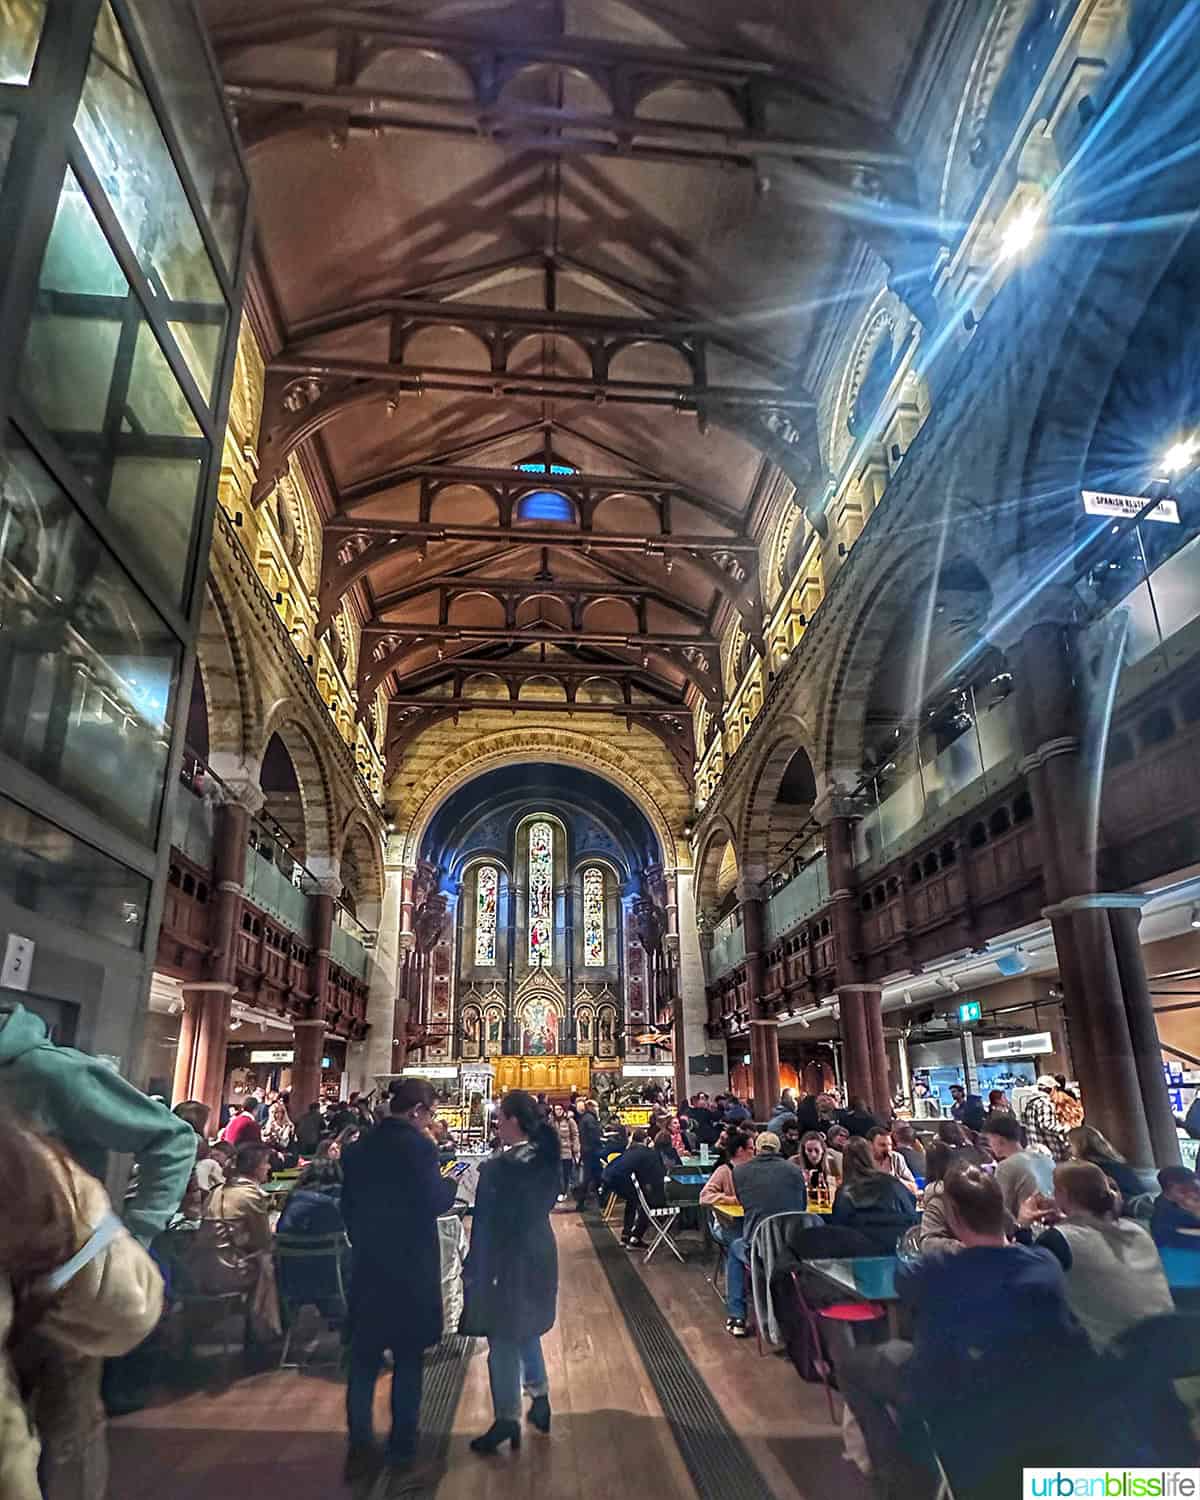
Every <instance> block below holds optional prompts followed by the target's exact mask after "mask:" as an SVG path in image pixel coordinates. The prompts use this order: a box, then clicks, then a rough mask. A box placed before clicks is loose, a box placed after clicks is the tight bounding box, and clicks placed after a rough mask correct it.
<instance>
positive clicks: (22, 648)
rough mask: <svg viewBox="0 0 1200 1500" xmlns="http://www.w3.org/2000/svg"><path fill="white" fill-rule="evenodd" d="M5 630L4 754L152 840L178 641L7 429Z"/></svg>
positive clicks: (0, 598) (2, 554)
mask: <svg viewBox="0 0 1200 1500" xmlns="http://www.w3.org/2000/svg"><path fill="white" fill-rule="evenodd" d="M0 627H2V628H0V705H3V708H2V709H0V749H3V750H4V751H5V752H6V753H7V754H8V755H11V756H12V757H13V758H14V759H15V760H19V761H21V762H22V764H24V765H26V766H28V767H29V768H30V770H33V771H36V772H37V773H38V774H39V775H40V776H42V777H44V778H45V779H46V780H47V781H48V782H50V783H51V785H53V786H56V787H58V788H60V789H61V790H63V791H66V792H69V793H70V794H71V795H72V796H75V797H78V798H79V800H80V801H81V802H83V803H85V804H86V805H87V806H89V807H91V808H93V809H94V810H95V811H96V812H98V813H99V814H100V815H101V816H103V817H105V818H106V819H108V820H109V821H110V822H112V823H113V824H115V825H117V826H118V827H120V828H121V829H123V830H124V831H125V832H126V833H129V834H131V835H132V836H133V837H134V838H137V839H139V840H141V841H143V842H145V843H148V844H153V843H154V840H155V833H156V829H157V825H158V813H159V807H160V804H161V801H162V795H163V784H164V780H165V776H166V766H167V752H168V747H169V736H170V727H169V726H170V723H171V717H172V714H173V711H174V698H175V685H176V680H177V677H178V673H179V666H180V656H181V651H180V645H179V642H178V640H177V639H176V638H175V636H174V635H173V634H172V633H171V631H169V630H168V629H167V627H166V625H165V624H164V623H163V621H162V620H161V619H160V618H159V616H158V615H157V614H156V613H155V612H154V610H153V609H151V607H150V605H149V604H148V603H147V602H146V600H145V598H144V597H143V596H142V594H141V593H140V592H139V591H138V590H137V589H136V588H135V586H134V584H133V582H132V580H131V579H130V578H129V577H128V575H127V574H126V573H125V572H124V571H123V570H122V569H121V568H120V567H119V566H118V565H117V563H116V561H115V560H114V559H113V557H112V554H111V553H110V552H109V551H108V549H107V548H106V547H105V546H104V544H103V543H102V542H101V540H100V538H99V537H98V536H97V535H96V533H95V532H94V531H93V530H92V529H91V527H90V526H89V525H88V524H87V523H86V522H85V521H84V519H83V517H82V516H81V515H80V513H79V512H78V511H77V510H76V509H75V507H74V506H73V505H72V503H71V501H70V499H69V498H68V497H67V495H66V494H65V492H64V491H63V490H62V489H60V487H59V486H58V485H57V484H56V483H55V482H54V480H53V479H52V478H51V477H50V475H49V473H48V472H47V471H46V469H45V468H43V466H42V465H41V464H40V463H39V462H38V460H37V459H36V458H35V457H34V455H33V453H32V452H31V451H30V449H29V448H28V447H27V446H26V444H25V443H24V442H23V440H22V439H21V438H20V436H19V435H18V434H17V433H16V432H15V431H10V433H9V436H8V439H7V444H6V448H5V451H4V452H3V454H2V455H0Z"/></svg>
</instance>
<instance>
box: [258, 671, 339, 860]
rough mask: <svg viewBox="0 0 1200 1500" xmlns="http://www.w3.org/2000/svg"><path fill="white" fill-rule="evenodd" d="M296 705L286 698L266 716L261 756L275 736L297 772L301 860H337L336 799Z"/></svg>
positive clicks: (331, 784)
mask: <svg viewBox="0 0 1200 1500" xmlns="http://www.w3.org/2000/svg"><path fill="white" fill-rule="evenodd" d="M298 707H299V706H298V705H297V704H296V702H295V701H294V700H293V699H289V698H285V699H283V700H282V701H280V702H279V703H276V704H275V705H274V707H273V708H272V710H271V712H270V713H269V714H268V716H267V721H266V724H265V726H264V729H263V734H262V739H261V746H260V753H261V755H262V757H263V758H265V757H266V754H267V751H268V748H269V746H270V744H271V741H272V739H273V738H274V737H275V736H278V737H279V741H280V743H281V744H282V746H283V748H284V749H285V750H286V751H287V754H288V758H289V759H290V760H291V763H292V766H293V768H294V770H295V773H296V782H297V784H298V787H299V791H300V807H301V811H302V815H303V828H304V861H305V863H307V864H310V865H311V864H312V862H313V861H314V860H318V861H329V860H333V859H334V858H336V856H337V853H338V849H337V847H336V842H335V798H334V794H333V778H332V776H331V775H330V773H329V768H328V766H327V765H326V764H325V760H324V757H323V756H322V754H321V752H320V751H319V750H318V748H317V743H316V740H315V739H314V738H313V736H312V735H311V734H310V733H309V732H308V730H307V729H306V728H305V727H304V726H303V724H302V723H301V722H300V720H299V718H298V717H297V711H298Z"/></svg>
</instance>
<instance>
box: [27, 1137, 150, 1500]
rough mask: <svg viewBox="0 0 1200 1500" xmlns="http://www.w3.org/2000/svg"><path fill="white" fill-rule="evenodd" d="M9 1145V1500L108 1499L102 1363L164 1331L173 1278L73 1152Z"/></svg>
mask: <svg viewBox="0 0 1200 1500" xmlns="http://www.w3.org/2000/svg"><path fill="white" fill-rule="evenodd" d="M4 1137H5V1149H4V1151H3V1153H0V1195H2V1201H3V1202H4V1204H5V1214H4V1218H3V1221H2V1222H0V1349H3V1350H4V1351H6V1352H5V1353H4V1354H3V1355H2V1356H0V1500H43V1496H44V1497H45V1500H68V1497H69V1500H102V1497H103V1496H104V1493H105V1491H106V1489H107V1481H108V1453H107V1446H106V1442H105V1423H104V1409H103V1407H102V1405H101V1402H100V1375H101V1370H102V1368H103V1364H102V1361H103V1359H104V1358H105V1357H107V1356H112V1355H118V1354H125V1353H127V1352H128V1351H129V1350H130V1349H132V1348H133V1347H134V1346H135V1345H136V1344H139V1343H140V1342H141V1341H142V1339H144V1338H145V1337H146V1336H147V1335H148V1334H149V1333H150V1332H151V1331H152V1330H153V1328H154V1326H155V1324H156V1323H157V1322H158V1319H159V1316H160V1315H161V1312H162V1303H163V1285H162V1277H161V1276H160V1275H159V1272H158V1268H157V1267H156V1266H155V1264H154V1262H153V1261H152V1260H151V1258H150V1257H149V1255H147V1253H146V1252H145V1250H143V1249H142V1247H141V1245H139V1244H138V1242H137V1241H136V1240H135V1239H134V1238H133V1237H132V1236H131V1235H130V1234H129V1232H128V1230H126V1229H125V1228H124V1227H123V1225H122V1224H121V1222H120V1221H119V1220H118V1219H117V1217H116V1215H115V1214H114V1213H113V1211H112V1206H111V1204H110V1203H109V1201H108V1196H107V1194H106V1193H105V1191H104V1189H103V1188H102V1187H101V1186H100V1184H99V1183H98V1182H97V1181H96V1180H95V1179H94V1178H93V1177H91V1176H89V1175H88V1174H87V1173H86V1172H85V1171H84V1170H83V1169H82V1168H81V1167H79V1166H78V1165H76V1164H75V1163H74V1162H73V1161H71V1159H70V1158H69V1157H68V1156H67V1155H66V1153H65V1152H63V1151H62V1150H61V1149H60V1148H59V1147H57V1146H55V1145H53V1144H52V1143H50V1142H49V1141H46V1140H44V1139H42V1138H41V1137H39V1136H35V1135H34V1134H32V1133H31V1132H29V1131H26V1130H24V1129H23V1128H21V1127H20V1126H18V1125H17V1124H15V1123H14V1122H11V1121H10V1122H9V1123H8V1125H7V1128H6V1129H5V1130H4ZM18 1371H19V1378H18ZM22 1389H24V1390H25V1391H27V1392H28V1393H29V1403H28V1405H26V1404H25V1402H24V1401H23V1400H22V1397H21V1390H22ZM39 1461H40V1464H41V1483H40V1485H39V1472H38V1470H39Z"/></svg>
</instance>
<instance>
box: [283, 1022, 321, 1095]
mask: <svg viewBox="0 0 1200 1500" xmlns="http://www.w3.org/2000/svg"><path fill="white" fill-rule="evenodd" d="M295 1028H296V1030H295V1052H294V1055H293V1060H292V1097H291V1108H292V1114H293V1116H294V1117H295V1118H296V1119H299V1118H300V1116H301V1115H303V1114H304V1113H305V1112H306V1111H307V1109H308V1106H309V1105H310V1104H312V1103H313V1102H314V1101H315V1100H317V1099H318V1098H320V1094H321V1058H322V1055H323V1053H324V1050H325V1022H324V1021H323V1020H311V1019H310V1020H306V1021H297V1022H296V1023H295Z"/></svg>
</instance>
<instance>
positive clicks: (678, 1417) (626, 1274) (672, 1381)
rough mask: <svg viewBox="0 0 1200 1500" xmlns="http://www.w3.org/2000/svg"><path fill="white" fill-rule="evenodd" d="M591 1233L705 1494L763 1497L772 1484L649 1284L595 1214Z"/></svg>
mask: <svg viewBox="0 0 1200 1500" xmlns="http://www.w3.org/2000/svg"><path fill="white" fill-rule="evenodd" d="M586 1223H587V1227H588V1233H589V1234H590V1235H591V1237H592V1244H593V1246H594V1247H595V1250H596V1254H597V1255H598V1256H599V1257H600V1264H601V1265H602V1266H603V1267H604V1274H605V1275H606V1276H607V1277H608V1284H609V1286H611V1287H612V1290H613V1296H614V1297H615V1298H616V1299H617V1305H618V1306H619V1307H620V1309H621V1312H622V1313H623V1314H624V1317H625V1321H626V1323H627V1324H628V1325H629V1332H630V1334H631V1336H632V1338H633V1342H634V1344H635V1346H636V1347H637V1351H638V1353H639V1354H640V1355H641V1358H642V1363H643V1364H644V1365H645V1367H646V1373H647V1375H648V1376H649V1377H650V1382H651V1384H652V1385H653V1387H654V1394H655V1395H656V1396H657V1397H658V1400H659V1404H660V1405H661V1406H662V1409H663V1414H664V1415H665V1416H666V1419H667V1422H668V1423H669V1425H670V1428H671V1431H672V1432H673V1433H674V1435H675V1441H676V1442H677V1443H678V1444H679V1451H680V1453H681V1454H682V1455H683V1461H684V1463H685V1464H686V1465H687V1470H688V1473H689V1474H690V1475H691V1477H692V1482H693V1483H694V1484H695V1486H696V1492H697V1494H698V1495H699V1496H700V1500H763V1497H764V1496H769V1495H770V1494H771V1488H770V1486H769V1485H768V1484H767V1482H766V1480H765V1479H764V1478H763V1477H762V1474H761V1473H760V1471H759V1469H758V1467H757V1466H756V1464H755V1462H754V1460H753V1458H751V1456H750V1452H749V1450H748V1449H747V1447H746V1445H745V1444H744V1443H743V1442H742V1440H741V1438H740V1437H738V1435H737V1433H736V1432H735V1431H734V1430H733V1428H732V1427H731V1426H730V1425H729V1423H728V1422H727V1421H726V1420H725V1415H724V1413H723V1412H722V1411H721V1408H720V1407H719V1406H718V1405H717V1403H716V1401H715V1400H714V1399H713V1396H712V1392H711V1391H710V1390H709V1388H708V1385H707V1383H706V1382H705V1380H704V1378H703V1376H702V1375H701V1374H700V1372H699V1370H697V1369H696V1366H695V1365H694V1364H693V1363H692V1361H691V1360H690V1359H689V1358H688V1355H687V1353H686V1351H685V1350H684V1347H683V1345H682V1344H681V1343H680V1342H679V1340H678V1338H676V1336H675V1334H674V1332H673V1330H672V1329H671V1326H670V1324H669V1323H668V1322H667V1320H666V1318H665V1317H664V1316H663V1313H662V1310H661V1308H660V1307H659V1305H658V1303H657V1302H656V1301H655V1300H654V1297H653V1294H652V1293H651V1291H650V1289H649V1287H647V1285H646V1283H645V1282H644V1281H643V1280H642V1278H641V1276H639V1274H638V1272H637V1270H636V1269H635V1268H634V1266H633V1265H632V1264H631V1262H630V1258H629V1253H628V1251H626V1250H623V1249H622V1248H621V1246H620V1245H619V1244H618V1243H617V1241H616V1239H615V1238H614V1236H613V1234H612V1232H611V1230H610V1229H609V1228H608V1227H607V1225H605V1224H604V1223H603V1222H602V1220H601V1219H600V1217H599V1215H598V1214H591V1213H589V1214H588V1215H587V1216H586Z"/></svg>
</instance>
